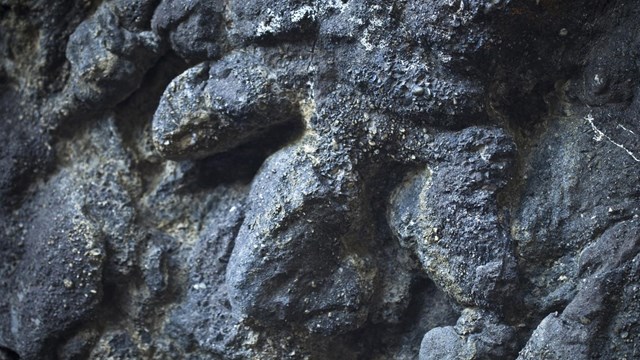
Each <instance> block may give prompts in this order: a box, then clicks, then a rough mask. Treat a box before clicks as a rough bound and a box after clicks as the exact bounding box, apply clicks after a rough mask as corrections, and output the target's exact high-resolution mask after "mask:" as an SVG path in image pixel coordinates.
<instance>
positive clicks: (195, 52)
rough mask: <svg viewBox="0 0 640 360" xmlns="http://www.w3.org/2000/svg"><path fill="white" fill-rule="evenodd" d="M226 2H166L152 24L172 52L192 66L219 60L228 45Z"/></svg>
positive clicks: (216, 0)
mask: <svg viewBox="0 0 640 360" xmlns="http://www.w3.org/2000/svg"><path fill="white" fill-rule="evenodd" d="M224 7H225V5H224V2H223V1H220V0H215V1H189V2H188V3H183V2H179V1H174V0H164V1H162V2H161V3H160V5H158V8H157V9H156V12H155V14H154V16H153V20H152V21H151V27H152V28H153V31H154V32H156V33H157V34H159V35H161V36H163V37H167V38H168V39H169V44H170V46H171V49H173V50H174V51H175V52H176V53H177V54H178V55H180V56H181V57H182V58H184V59H185V60H188V61H190V62H197V61H203V60H211V59H215V58H218V57H219V56H220V54H221V52H222V46H223V45H222V44H223V41H224V26H223V23H224V18H223V16H222V15H223V12H224Z"/></svg>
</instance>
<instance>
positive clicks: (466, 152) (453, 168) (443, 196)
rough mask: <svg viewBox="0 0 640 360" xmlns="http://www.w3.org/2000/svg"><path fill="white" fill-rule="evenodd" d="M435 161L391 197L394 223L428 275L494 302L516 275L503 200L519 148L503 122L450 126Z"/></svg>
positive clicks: (452, 289) (484, 303)
mask: <svg viewBox="0 0 640 360" xmlns="http://www.w3.org/2000/svg"><path fill="white" fill-rule="evenodd" d="M430 148H432V149H433V151H432V152H431V156H433V163H430V164H429V165H428V166H427V167H426V168H425V169H423V170H420V171H418V172H416V173H414V174H412V175H410V176H409V177H408V178H407V179H406V180H405V182H404V183H402V184H401V185H400V186H399V187H398V189H397V191H396V192H395V194H394V195H393V196H392V199H391V207H390V212H389V222H390V224H391V227H392V229H393V230H394V232H395V233H396V235H397V236H398V238H399V239H400V241H401V243H402V244H403V245H404V246H406V247H408V248H412V249H414V251H415V252H416V254H417V255H418V258H419V259H420V261H421V263H422V266H423V268H424V270H425V272H426V273H427V275H428V276H429V277H430V278H432V279H433V280H434V282H435V283H436V284H437V285H438V286H440V287H441V288H442V289H443V290H444V291H445V292H447V293H448V294H449V295H450V296H452V297H453V298H454V299H455V300H456V301H457V302H458V303H460V304H462V305H465V306H471V307H474V306H479V307H484V308H495V307H497V306H500V304H501V303H502V299H503V298H504V297H505V296H507V295H509V292H510V291H511V290H512V289H513V285H514V281H515V279H516V269H515V265H516V263H515V257H514V255H513V250H512V244H511V239H510V237H509V234H508V231H507V229H508V227H507V225H506V224H505V223H504V220H503V219H502V214H501V211H500V209H499V207H498V204H497V194H498V191H499V190H500V189H501V188H503V187H504V186H505V185H506V181H507V179H508V171H509V167H510V164H511V161H512V157H513V154H514V150H515V148H514V145H513V142H512V141H511V139H510V138H509V136H507V134H506V133H505V132H504V131H503V130H499V129H496V128H468V129H465V130H463V131H460V132H458V133H443V134H441V135H439V136H438V137H436V140H435V141H434V143H433V144H432V145H431V147H430Z"/></svg>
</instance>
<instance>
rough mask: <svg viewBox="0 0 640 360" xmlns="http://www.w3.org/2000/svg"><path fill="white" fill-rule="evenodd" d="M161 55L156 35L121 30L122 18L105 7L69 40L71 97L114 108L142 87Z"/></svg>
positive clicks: (83, 24)
mask: <svg viewBox="0 0 640 360" xmlns="http://www.w3.org/2000/svg"><path fill="white" fill-rule="evenodd" d="M160 55H161V46H160V40H159V38H158V37H157V36H156V35H155V34H154V33H152V32H151V31H140V32H132V31H129V30H127V29H125V28H122V27H120V19H119V18H118V17H117V16H116V15H115V14H114V13H113V11H112V10H111V9H110V7H109V6H108V5H107V4H103V5H101V6H100V7H99V8H98V10H97V11H96V13H95V14H94V15H93V16H92V17H91V18H89V19H88V20H86V21H84V22H83V23H82V24H80V25H79V26H78V27H77V28H76V30H75V31H74V32H73V34H72V35H71V37H70V38H69V42H68V44H67V59H68V60H69V63H70V64H71V78H70V81H69V84H71V85H70V91H71V94H72V95H73V96H74V97H75V99H77V101H79V102H80V105H82V106H87V107H98V108H109V107H112V106H114V105H115V104H117V103H118V102H120V101H122V100H124V99H126V98H127V97H128V96H129V95H130V94H131V93H132V92H133V91H135V90H136V89H137V88H138V86H139V85H140V82H141V81H142V78H143V76H144V74H145V73H146V72H147V71H148V70H149V68H151V66H153V64H154V63H155V62H156V60H157V59H158V58H159V57H160Z"/></svg>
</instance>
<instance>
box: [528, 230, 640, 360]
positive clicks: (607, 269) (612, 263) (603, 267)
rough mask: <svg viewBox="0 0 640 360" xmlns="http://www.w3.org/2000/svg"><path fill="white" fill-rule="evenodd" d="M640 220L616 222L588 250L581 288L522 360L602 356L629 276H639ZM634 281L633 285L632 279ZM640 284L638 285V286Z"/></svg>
mask: <svg viewBox="0 0 640 360" xmlns="http://www.w3.org/2000/svg"><path fill="white" fill-rule="evenodd" d="M639 253H640V221H639V220H638V219H637V218H636V219H633V220H631V221H626V222H622V223H619V224H617V225H614V226H613V227H611V228H610V229H608V230H607V231H606V232H605V233H604V234H603V235H602V237H601V238H600V239H599V240H598V241H597V242H595V243H594V244H592V245H591V246H589V247H587V248H586V249H585V250H583V251H582V254H581V255H580V273H581V275H583V276H584V278H583V279H582V281H580V282H579V291H578V293H577V295H576V296H575V297H574V298H573V300H572V301H571V302H570V303H569V305H568V306H567V307H566V308H565V309H564V310H563V311H562V313H561V314H558V313H557V312H556V313H553V314H549V315H548V316H547V317H545V318H544V320H542V322H541V323H540V325H538V327H537V328H536V330H535V331H534V332H533V334H532V336H531V338H530V340H529V342H528V343H527V345H526V346H525V348H524V349H523V350H522V351H521V352H520V356H519V357H518V359H520V360H533V359H539V358H541V357H544V358H547V359H553V360H556V359H557V360H560V359H566V358H572V359H578V360H582V359H584V360H587V359H594V358H601V356H602V355H601V353H600V351H601V349H598V347H597V346H594V345H595V344H597V341H598V334H600V333H601V332H602V331H603V328H604V327H605V326H607V325H608V323H609V322H610V321H611V318H610V312H612V311H613V310H614V309H615V307H614V306H615V304H616V303H617V302H618V301H619V300H618V299H617V295H616V294H619V293H622V291H621V288H622V287H623V282H624V280H625V278H628V279H635V281H637V278H638V271H637V269H638V266H637V264H635V263H636V262H637V261H640V256H639V255H638V254H639ZM632 284H633V283H632ZM633 286H634V287H636V288H637V283H635V284H633Z"/></svg>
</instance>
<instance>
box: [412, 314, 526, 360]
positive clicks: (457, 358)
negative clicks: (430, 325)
mask: <svg viewBox="0 0 640 360" xmlns="http://www.w3.org/2000/svg"><path fill="white" fill-rule="evenodd" d="M514 339H515V331H514V329H513V328H512V327H510V326H507V325H503V324H501V323H500V320H499V319H498V318H497V317H496V316H495V315H494V314H492V313H489V312H486V311H480V310H477V309H465V311H463V313H462V316H461V317H460V319H458V323H457V324H456V325H455V326H446V327H439V328H435V329H433V330H430V331H429V332H428V333H427V334H426V335H425V336H424V338H423V339H422V344H421V346H420V357H419V358H420V360H471V359H474V360H475V359H486V360H489V359H508V358H509V357H510V356H513V354H514V352H515V345H516V344H515V342H514Z"/></svg>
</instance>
